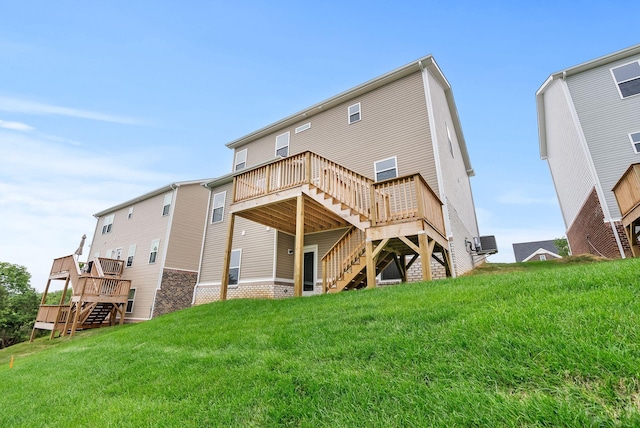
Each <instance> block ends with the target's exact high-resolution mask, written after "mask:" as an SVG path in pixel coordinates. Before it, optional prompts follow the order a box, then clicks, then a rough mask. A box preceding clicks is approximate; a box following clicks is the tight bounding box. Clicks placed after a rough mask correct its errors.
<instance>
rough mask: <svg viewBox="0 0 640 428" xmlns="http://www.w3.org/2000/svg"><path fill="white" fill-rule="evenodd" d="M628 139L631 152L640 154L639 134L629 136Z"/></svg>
mask: <svg viewBox="0 0 640 428" xmlns="http://www.w3.org/2000/svg"><path fill="white" fill-rule="evenodd" d="M629 139H630V140H631V145H632V146H633V151H634V152H636V153H640V132H634V133H633V134H629Z"/></svg>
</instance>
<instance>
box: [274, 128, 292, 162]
mask: <svg viewBox="0 0 640 428" xmlns="http://www.w3.org/2000/svg"><path fill="white" fill-rule="evenodd" d="M290 135H291V133H290V132H285V133H284V134H280V135H278V136H277V137H276V156H282V157H283V158H286V157H287V156H289V136H290Z"/></svg>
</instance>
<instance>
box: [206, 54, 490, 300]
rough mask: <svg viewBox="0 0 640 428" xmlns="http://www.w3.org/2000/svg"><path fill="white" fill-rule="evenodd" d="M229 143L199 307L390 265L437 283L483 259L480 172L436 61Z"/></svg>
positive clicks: (326, 283) (348, 280)
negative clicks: (475, 249) (476, 188)
mask: <svg viewBox="0 0 640 428" xmlns="http://www.w3.org/2000/svg"><path fill="white" fill-rule="evenodd" d="M227 147H229V148H230V149H233V150H234V156H233V159H234V161H233V165H232V172H231V173H230V174H228V175H226V176H224V177H221V178H219V179H215V180H212V181H210V182H208V183H207V187H209V189H210V191H211V196H210V200H209V207H210V208H209V212H208V213H207V215H208V218H207V222H206V223H207V227H206V232H205V237H204V242H203V251H202V259H201V262H200V266H201V268H200V275H199V278H198V284H197V285H196V287H195V291H194V303H195V304H200V303H205V302H209V301H213V300H218V299H225V298H235V297H274V298H278V297H286V296H291V295H302V294H314V293H322V292H337V291H340V290H342V289H351V288H360V287H363V286H367V287H370V286H373V285H375V280H376V276H378V275H379V274H380V272H381V271H382V270H383V269H384V268H385V267H387V266H389V265H391V264H394V265H396V266H397V267H398V269H399V271H400V272H401V274H402V279H404V280H407V278H408V276H407V271H408V270H409V268H412V269H413V268H415V267H416V266H420V267H421V271H422V279H431V278H432V272H434V273H435V272H442V274H448V275H452V276H455V275H457V274H462V273H464V272H466V271H468V270H470V269H472V268H473V267H474V265H475V264H476V263H478V262H479V259H477V258H474V257H472V255H471V253H470V249H469V247H468V245H467V243H468V240H471V239H473V238H474V237H477V236H478V235H479V232H478V226H477V221H476V215H475V208H474V204H473V197H472V194H471V185H470V181H469V177H471V176H473V169H472V167H471V164H470V160H469V155H468V152H467V148H466V143H465V140H464V137H463V134H462V130H461V125H460V122H459V118H458V115H457V111H456V108H455V103H454V100H453V95H452V92H451V87H450V85H449V83H448V82H447V80H446V78H445V77H444V75H443V74H442V72H441V71H440V69H439V67H438V66H437V64H436V63H435V61H434V59H433V57H431V56H427V57H424V58H421V59H420V60H418V61H415V62H413V63H410V64H407V65H406V66H404V67H401V68H399V69H397V70H394V71H392V72H389V73H387V74H385V75H383V76H380V77H378V78H376V79H373V80H371V81H369V82H366V83H363V84H362V85H359V86H357V87H355V88H353V89H350V90H348V91H346V92H343V93H341V94H338V95H336V96H334V97H332V98H330V99H328V100H325V101H323V102H321V103H318V104H316V105H314V106H311V107H309V108H308V109H305V110H303V111H301V112H298V113H296V114H294V115H292V116H289V117H287V118H285V119H282V120H280V121H278V122H276V123H273V124H271V125H269V126H267V127H265V128H262V129H259V130H257V131H255V132H253V133H251V134H249V135H247V136H245V137H242V138H239V139H237V140H235V141H232V142H230V143H229V144H227ZM222 193H224V194H225V199H224V205H222V202H221V197H220V196H216V195H220V194H222ZM216 206H217V208H216ZM222 208H223V209H222ZM222 211H223V213H222ZM438 267H439V268H438ZM436 276H437V275H436Z"/></svg>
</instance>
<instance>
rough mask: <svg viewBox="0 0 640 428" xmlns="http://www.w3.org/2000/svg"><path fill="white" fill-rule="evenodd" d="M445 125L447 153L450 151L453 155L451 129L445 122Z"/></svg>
mask: <svg viewBox="0 0 640 428" xmlns="http://www.w3.org/2000/svg"><path fill="white" fill-rule="evenodd" d="M445 126H446V127H447V142H448V143H449V153H451V156H453V143H452V142H451V131H449V125H447V124H446V123H445Z"/></svg>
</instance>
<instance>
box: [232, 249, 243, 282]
mask: <svg viewBox="0 0 640 428" xmlns="http://www.w3.org/2000/svg"><path fill="white" fill-rule="evenodd" d="M241 258H242V250H233V251H231V259H230V261H229V285H238V282H239V281H240V259H241Z"/></svg>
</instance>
